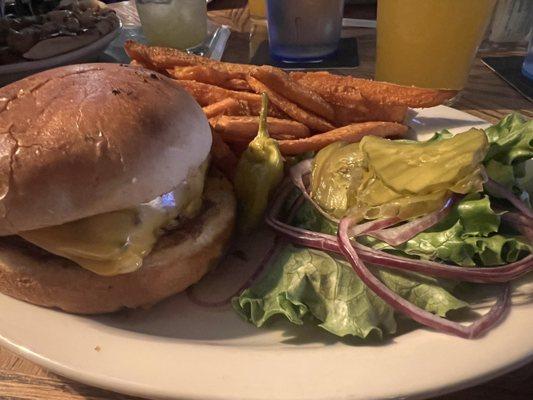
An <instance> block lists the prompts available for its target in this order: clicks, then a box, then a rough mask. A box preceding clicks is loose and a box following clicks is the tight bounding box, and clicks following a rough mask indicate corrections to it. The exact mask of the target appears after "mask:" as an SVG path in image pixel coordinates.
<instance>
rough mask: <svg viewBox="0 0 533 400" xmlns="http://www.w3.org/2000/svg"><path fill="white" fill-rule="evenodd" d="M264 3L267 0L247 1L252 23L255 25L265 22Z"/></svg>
mask: <svg viewBox="0 0 533 400" xmlns="http://www.w3.org/2000/svg"><path fill="white" fill-rule="evenodd" d="M266 1H267V0H248V7H249V9H250V18H251V19H252V22H255V23H257V22H265V21H266V14H267V11H266Z"/></svg>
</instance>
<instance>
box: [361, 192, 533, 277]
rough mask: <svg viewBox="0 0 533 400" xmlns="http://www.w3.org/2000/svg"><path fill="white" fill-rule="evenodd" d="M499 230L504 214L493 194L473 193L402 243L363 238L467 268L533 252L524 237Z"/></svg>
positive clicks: (372, 244)
mask: <svg viewBox="0 0 533 400" xmlns="http://www.w3.org/2000/svg"><path fill="white" fill-rule="evenodd" d="M499 230H500V216H499V215H498V214H496V213H495V212H494V211H493V210H492V209H491V206H490V199H489V197H488V196H486V195H485V196H481V195H479V194H471V195H469V196H467V197H465V198H464V199H463V200H461V201H460V202H459V203H458V204H457V205H456V206H455V207H454V209H453V210H452V212H451V213H450V214H449V215H448V217H446V218H445V219H444V220H443V221H441V222H440V223H439V224H437V225H435V226H434V227H432V228H430V229H428V230H426V231H424V232H422V233H419V234H418V235H416V236H415V237H413V238H412V239H410V240H408V241H407V242H406V243H404V244H402V245H400V246H396V247H392V246H390V245H388V244H387V243H383V242H380V241H379V240H376V239H374V238H370V237H364V238H361V239H360V241H361V242H362V243H364V244H366V245H368V246H370V247H372V248H374V249H378V250H384V251H388V252H393V253H395V254H402V255H408V256H412V257H416V258H421V259H425V260H440V261H444V262H452V263H454V264H457V265H461V266H465V267H473V266H495V265H502V264H506V263H509V262H514V261H516V260H518V259H520V258H522V257H524V256H525V255H526V254H528V253H530V252H531V251H532V246H531V245H530V244H529V243H527V241H526V240H525V239H524V238H523V237H521V236H518V235H513V234H507V233H506V234H505V235H503V234H501V233H500V232H499Z"/></svg>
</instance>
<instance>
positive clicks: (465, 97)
mask: <svg viewBox="0 0 533 400" xmlns="http://www.w3.org/2000/svg"><path fill="white" fill-rule="evenodd" d="M113 8H115V9H116V10H117V12H118V13H119V15H120V16H121V18H122V20H123V22H124V23H125V24H132V25H138V24H139V21H138V17H137V13H136V11H135V7H134V6H133V5H132V4H131V3H128V2H124V3H117V4H114V5H113ZM210 8H211V11H210V18H211V19H213V20H214V21H216V22H218V23H221V24H222V23H223V24H227V25H229V26H231V27H232V29H233V31H234V32H233V33H232V37H231V39H230V42H229V43H228V48H227V51H226V52H225V56H224V57H225V59H226V60H228V61H238V62H246V59H247V57H248V48H249V34H248V32H249V30H250V20H249V15H248V10H247V8H246V7H245V1H243V0H217V1H215V4H213V5H211V6H210ZM351 12H355V13H356V14H357V10H351ZM345 33H346V34H347V35H352V36H353V35H355V36H356V37H357V38H358V42H359V55H360V59H361V66H360V67H358V68H357V69H354V70H344V71H341V72H342V73H351V74H354V75H357V76H363V77H372V73H373V69H374V65H373V60H374V49H375V31H374V30H371V29H351V30H349V31H347V32H345ZM454 107H455V108H458V109H460V110H464V111H466V112H468V113H470V114H473V115H476V116H479V117H481V118H484V119H486V120H488V121H491V122H495V121H497V120H498V119H500V118H501V117H502V116H504V115H505V114H507V113H509V112H511V111H520V112H521V113H523V114H524V115H526V116H528V117H529V118H533V104H532V103H531V102H529V101H528V100H526V99H525V98H523V97H522V96H521V95H520V94H519V93H517V92H516V91H515V90H513V89H512V88H511V87H510V86H509V85H507V84H506V83H505V82H504V81H503V80H501V79H500V78H498V77H497V76H496V75H495V74H494V73H493V72H491V71H490V70H489V69H488V68H487V67H485V66H484V64H483V63H482V62H481V60H480V59H479V58H478V59H476V61H475V63H474V67H473V69H472V72H471V75H470V79H469V82H468V85H467V87H466V89H465V90H464V91H463V93H462V96H461V98H460V100H459V101H458V102H457V103H456V104H455V105H454ZM510 340H512V339H511V338H510ZM0 399H6V400H7V399H10V400H19V399H20V400H22V399H24V400H26V399H27V400H40V399H47V400H48V399H53V400H67V399H68V400H74V399H80V400H81V399H89V400H104V399H106V400H107V399H109V400H119V399H124V400H125V399H128V400H132V399H134V398H133V397H130V396H124V395H119V394H115V393H111V392H108V391H104V390H100V389H96V388H92V387H88V386H85V385H82V384H79V383H76V382H72V381H69V380H67V379H64V378H61V377H59V376H57V375H54V374H52V373H50V372H47V371H45V370H43V369H42V368H40V367H39V366H37V365H35V364H33V363H31V362H29V361H26V360H24V359H22V358H20V357H17V356H16V355H14V354H13V353H11V352H9V351H7V350H5V349H3V348H1V347H0ZM530 399H533V363H532V364H530V365H527V366H525V367H523V368H521V369H519V370H517V371H515V372H513V373H510V374H508V375H505V376H503V377H500V378H497V379H494V380H492V381H490V382H488V383H486V384H484V385H480V386H477V387H474V388H471V389H466V390H463V391H461V392H458V393H454V394H449V395H446V396H442V397H439V398H436V399H434V400H530Z"/></svg>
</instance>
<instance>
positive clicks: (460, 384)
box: [0, 106, 533, 400]
mask: <svg viewBox="0 0 533 400" xmlns="http://www.w3.org/2000/svg"><path fill="white" fill-rule="evenodd" d="M440 107H443V106H440ZM446 108H447V109H450V108H449V107H446ZM451 110H453V111H454V112H458V113H461V114H464V115H468V116H469V117H472V119H473V120H477V121H478V122H479V124H472V125H469V126H479V125H481V124H483V123H486V121H483V120H481V119H479V118H478V117H475V116H472V115H471V114H468V113H466V112H464V111H461V110H456V109H451ZM465 129H467V128H465ZM31 307H35V306H31ZM0 343H1V344H2V345H3V346H5V347H6V348H8V349H9V350H10V351H12V352H14V353H15V354H18V355H20V356H21V357H24V358H26V359H28V360H30V361H32V362H34V363H36V364H39V365H41V366H43V367H45V368H46V369H48V370H50V371H52V372H54V373H56V374H58V375H61V376H64V377H66V378H69V379H72V380H75V381H78V382H82V383H84V384H87V385H90V386H94V387H99V388H102V389H106V390H110V391H115V392H119V393H125V394H129V395H134V396H150V397H151V398H154V397H155V398H180V399H182V398H186V399H202V400H206V399H212V400H215V399H219V398H220V399H222V397H217V396H216V395H213V393H209V394H208V395H206V394H205V393H190V392H187V391H183V390H182V391H181V392H178V391H176V392H173V393H170V392H168V391H166V390H155V391H154V388H153V387H152V386H150V385H147V384H143V383H139V382H133V381H131V380H129V381H128V380H125V379H121V378H116V377H108V376H105V375H103V374H101V373H93V372H87V371H84V370H81V369H79V368H74V367H71V366H68V365H63V364H61V363H60V362H57V361H54V360H51V359H49V358H47V357H45V356H43V355H40V354H39V353H38V352H37V351H34V350H32V349H30V348H28V347H25V346H23V345H18V344H17V343H15V341H12V340H10V339H8V338H6V337H4V334H3V333H2V332H1V331H0ZM180 345H181V346H183V345H185V346H190V345H191V344H190V343H185V344H183V343H182V344H177V345H176V346H180ZM194 345H200V346H201V345H204V346H209V345H208V344H207V343H202V344H199V343H194ZM395 345H397V344H394V343H393V344H392V346H395ZM231 349H232V348H231V347H230V348H225V347H222V348H219V349H217V350H216V351H220V352H221V354H224V352H228V351H231ZM254 350H255V349H252V350H250V351H252V352H253V351H254ZM532 360H533V348H532V349H528V350H526V351H525V352H524V355H523V356H521V357H519V358H517V359H515V360H514V361H512V362H509V363H507V364H505V365H500V366H498V367H494V368H492V369H490V370H487V371H484V372H482V373H477V374H476V373H475V374H473V375H471V376H469V377H467V378H464V379H462V380H457V381H455V383H454V384H450V385H447V386H444V387H433V388H432V389H428V388H420V389H419V390H416V391H411V392H409V393H407V394H402V395H401V398H402V399H421V398H426V397H427V396H436V395H442V394H446V393H450V392H454V391H457V390H462V389H465V388H468V387H471V386H474V385H478V384H481V383H483V382H486V381H488V380H490V379H493V378H494V377H497V376H500V375H502V374H505V373H508V372H510V371H512V370H514V369H517V368H519V367H521V366H523V365H526V364H527V363H529V362H531V361H532ZM178 386H179V385H178ZM352 397H353V396H351V395H349V396H342V398H345V399H350V398H352ZM257 398H258V399H260V398H261V399H262V398H266V397H265V396H263V397H257ZM332 398H338V399H340V398H341V396H337V397H332ZM366 398H368V399H369V400H370V399H374V398H376V399H377V397H366ZM394 398H396V397H394ZM399 398H400V397H399ZM233 399H235V400H237V399H243V400H244V399H245V398H244V397H242V396H240V395H239V394H236V396H235V397H233ZM246 399H250V398H249V397H246Z"/></svg>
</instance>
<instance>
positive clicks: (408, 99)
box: [291, 72, 457, 108]
mask: <svg viewBox="0 0 533 400" xmlns="http://www.w3.org/2000/svg"><path fill="white" fill-rule="evenodd" d="M291 77H292V78H293V79H295V80H296V81H297V82H300V83H301V84H303V85H306V86H309V87H317V86H319V85H322V86H326V87H328V88H330V89H328V90H332V91H337V92H339V93H341V94H348V93H351V92H353V89H354V88H355V89H357V90H359V91H360V92H361V95H362V96H363V98H364V99H366V100H369V101H371V102H372V103H375V104H379V105H387V106H408V107H422V108H423V107H433V106H437V105H439V104H442V103H444V102H445V101H446V100H449V99H451V98H452V97H454V96H455V95H456V94H457V91H456V90H436V89H423V88H417V87H414V86H401V85H395V84H392V83H387V82H378V81H372V80H369V79H361V78H354V77H353V76H341V75H333V74H330V73H329V72H308V73H293V74H291Z"/></svg>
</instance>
